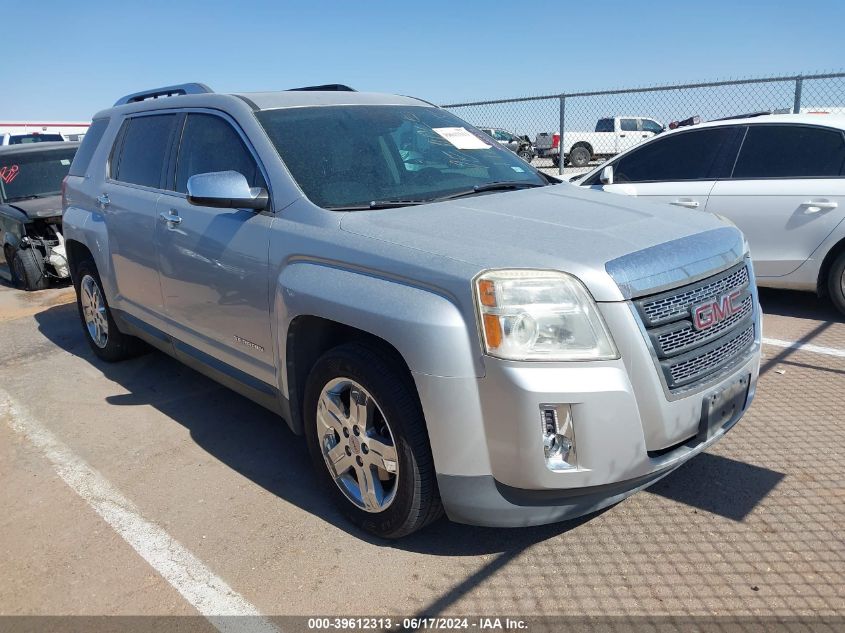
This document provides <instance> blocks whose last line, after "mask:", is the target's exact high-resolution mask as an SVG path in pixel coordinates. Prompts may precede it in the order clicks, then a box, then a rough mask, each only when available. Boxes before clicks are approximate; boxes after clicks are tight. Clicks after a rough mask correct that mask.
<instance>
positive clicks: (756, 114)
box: [712, 110, 775, 121]
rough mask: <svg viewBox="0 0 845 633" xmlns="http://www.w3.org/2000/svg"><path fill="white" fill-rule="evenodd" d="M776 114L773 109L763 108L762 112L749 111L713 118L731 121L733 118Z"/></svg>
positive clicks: (751, 117)
mask: <svg viewBox="0 0 845 633" xmlns="http://www.w3.org/2000/svg"><path fill="white" fill-rule="evenodd" d="M770 114H775V112H774V111H772V110H762V111H760V112H749V113H747V114H734V115H733V116H723V117H722V118H721V119H712V120H713V121H731V120H733V119H753V118H754V117H758V116H768V115H770Z"/></svg>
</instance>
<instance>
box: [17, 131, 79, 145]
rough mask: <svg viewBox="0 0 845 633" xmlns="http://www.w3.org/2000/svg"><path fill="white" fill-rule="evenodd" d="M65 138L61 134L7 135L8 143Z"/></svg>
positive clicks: (49, 141) (39, 141) (19, 143)
mask: <svg viewBox="0 0 845 633" xmlns="http://www.w3.org/2000/svg"><path fill="white" fill-rule="evenodd" d="M63 140H65V139H64V138H63V137H62V135H61V134H39V133H37V132H36V133H33V134H14V135H12V136H10V137H9V145H24V144H26V143H54V142H56V141H63Z"/></svg>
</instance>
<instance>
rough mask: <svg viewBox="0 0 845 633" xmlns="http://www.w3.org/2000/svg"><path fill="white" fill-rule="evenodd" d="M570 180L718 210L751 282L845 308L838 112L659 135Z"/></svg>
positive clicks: (844, 133)
mask: <svg viewBox="0 0 845 633" xmlns="http://www.w3.org/2000/svg"><path fill="white" fill-rule="evenodd" d="M578 184H580V185H582V186H587V187H591V188H593V189H602V190H604V191H610V192H613V193H623V194H628V195H632V196H638V197H641V198H647V199H652V200H656V201H660V202H668V203H669V204H673V205H677V206H680V207H686V208H689V209H699V210H702V211H704V210H706V211H710V212H713V213H718V214H720V215H722V216H724V217H726V218H728V219H730V220H731V221H733V222H734V223H735V224H736V225H737V226H738V227H739V228H740V229H741V230H742V232H743V233H744V234H745V236H746V238H747V239H748V242H749V244H750V246H751V254H752V256H753V258H754V270H755V273H756V275H757V283H758V284H759V285H760V286H769V287H775V288H791V289H795V290H809V291H815V292H818V293H819V294H821V295H825V294H827V295H830V297H831V299H832V300H833V302H834V303H835V304H836V306H837V307H838V308H839V309H840V310H841V311H842V312H845V222H843V219H845V116H839V115H829V116H827V115H826V116H820V115H800V114H786V115H768V116H759V117H753V118H746V119H735V120H724V121H713V122H710V123H706V124H703V125H698V126H696V127H693V128H685V129H679V130H677V131H673V132H668V133H666V134H661V135H660V136H658V137H656V138H655V139H653V140H651V141H647V142H645V143H643V144H641V145H639V146H637V147H635V148H633V149H631V150H628V151H627V152H624V153H622V154H620V155H619V156H617V157H615V158H614V159H613V160H611V161H609V162H607V163H605V164H603V165H602V166H600V167H597V168H596V169H594V170H593V171H591V172H589V173H587V174H586V175H584V177H583V178H582V179H580V180H579V182H578Z"/></svg>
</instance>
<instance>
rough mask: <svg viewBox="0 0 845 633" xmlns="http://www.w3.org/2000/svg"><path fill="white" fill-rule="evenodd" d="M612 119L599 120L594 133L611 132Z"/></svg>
mask: <svg viewBox="0 0 845 633" xmlns="http://www.w3.org/2000/svg"><path fill="white" fill-rule="evenodd" d="M612 131H613V119H599V120H598V121H597V122H596V132H612Z"/></svg>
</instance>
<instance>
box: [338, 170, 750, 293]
mask: <svg viewBox="0 0 845 633" xmlns="http://www.w3.org/2000/svg"><path fill="white" fill-rule="evenodd" d="M341 228H342V229H343V230H344V231H347V232H350V233H354V234H357V235H361V236H365V237H369V238H372V239H376V240H381V241H386V242H390V243H393V244H398V245H403V246H406V247H408V248H412V249H416V250H420V251H424V252H427V253H431V254H435V255H439V256H442V257H447V258H451V259H455V260H459V261H463V262H466V263H470V264H473V265H475V266H477V267H478V269H479V271H481V270H484V269H489V268H542V269H554V270H561V271H565V272H568V273H571V274H573V275H575V276H577V277H578V278H580V279H581V281H583V282H584V283H585V284H586V285H587V287H588V288H589V289H590V291H591V292H592V294H593V296H594V297H595V299H596V300H597V301H618V300H621V299H625V298H630V296H631V294H632V293H633V292H636V293H637V294H645V293H646V292H647V291H648V290H650V289H651V288H649V287H648V285H649V283H650V282H649V280H652V279H653V280H660V281H659V283H658V281H655V288H656V287H657V285H660V284H662V285H664V286H665V285H667V279H670V278H674V279H677V280H680V281H681V282H683V281H684V280H685V279H688V278H690V277H692V276H696V277H703V276H705V274H707V273H709V272H715V270H718V269H720V268H721V267H724V266H725V265H726V262H727V261H730V263H733V262H735V261H736V260H737V259H738V258H739V257H741V256H742V251H743V238H742V234H741V233H740V232H739V230H738V229H737V228H736V227H733V226H732V225H730V224H728V223H726V222H724V221H722V220H720V219H719V218H717V217H716V216H715V215H712V214H710V213H705V212H702V211H690V210H688V209H682V208H679V207H672V206H669V205H664V204H657V203H653V202H646V201H643V200H638V199H636V198H632V197H628V196H619V195H614V194H609V193H604V192H598V191H592V190H589V189H583V188H580V187H575V186H572V185H569V184H565V183H564V184H560V185H551V186H548V187H542V188H537V189H527V190H521V191H512V192H504V193H496V194H486V195H478V196H475V197H469V198H466V199H458V200H452V201H446V202H439V203H433V204H426V205H419V206H409V207H401V208H397V209H384V210H378V211H359V212H349V213H346V214H345V215H344V217H343V218H342V220H341ZM634 254H638V255H637V256H634ZM670 271H674V273H673V274H671V275H667V274H666V273H667V272H670ZM636 280H638V281H639V283H634V281H636Z"/></svg>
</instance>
